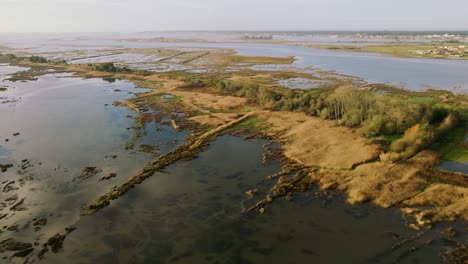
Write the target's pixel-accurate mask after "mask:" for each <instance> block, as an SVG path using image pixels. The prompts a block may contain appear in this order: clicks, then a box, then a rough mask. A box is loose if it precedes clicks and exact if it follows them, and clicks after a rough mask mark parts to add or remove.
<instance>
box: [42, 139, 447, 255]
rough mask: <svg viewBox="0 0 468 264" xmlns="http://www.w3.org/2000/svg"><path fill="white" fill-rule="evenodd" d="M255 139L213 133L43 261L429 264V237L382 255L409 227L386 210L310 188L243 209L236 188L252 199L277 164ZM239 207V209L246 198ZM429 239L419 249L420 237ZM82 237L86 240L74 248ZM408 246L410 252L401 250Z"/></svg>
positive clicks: (81, 225) (434, 234) (433, 234)
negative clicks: (191, 155)
mask: <svg viewBox="0 0 468 264" xmlns="http://www.w3.org/2000/svg"><path fill="white" fill-rule="evenodd" d="M259 143H264V142H251V141H242V140H241V139H240V138H236V137H232V136H222V137H220V138H218V139H217V140H216V141H215V142H212V143H211V144H210V147H209V148H208V150H207V151H206V152H203V153H201V154H200V155H199V157H198V158H197V159H195V160H192V161H188V162H180V163H177V164H175V165H172V166H170V167H169V168H168V169H166V170H165V172H164V173H157V174H156V175H155V176H153V177H152V178H150V179H148V180H147V181H145V182H144V183H143V184H141V185H139V186H137V187H136V188H134V189H132V190H131V191H130V192H129V193H128V194H127V195H125V196H124V197H122V198H120V199H119V200H117V201H113V202H112V203H111V206H110V207H108V208H106V209H104V210H102V211H101V212H98V213H97V214H96V215H95V216H92V217H83V218H81V219H80V221H79V222H78V223H77V227H78V229H77V230H76V231H74V232H73V233H71V234H70V235H69V237H68V238H67V240H66V241H65V243H64V252H63V253H61V254H58V255H51V256H50V257H49V258H48V260H49V261H51V262H52V263H61V262H63V261H66V260H68V261H70V260H71V259H73V261H72V263H85V262H87V261H89V259H93V260H95V261H97V262H99V263H129V262H132V263H310V262H319V263H390V262H394V261H395V260H398V261H399V263H431V262H432V261H433V260H435V259H440V254H441V253H443V251H444V250H445V247H448V246H450V245H451V243H447V244H446V245H445V244H444V245H441V244H440V243H441V242H440V241H441V240H440V238H441V234H440V233H439V232H438V231H429V232H427V234H425V235H424V236H422V237H421V238H420V239H417V240H415V241H413V242H411V243H408V244H405V245H404V246H402V247H401V248H398V249H396V250H394V251H391V252H388V251H389V250H390V249H391V248H392V247H393V246H394V245H395V244H396V243H397V242H398V241H402V240H403V239H405V238H409V237H411V236H414V235H415V234H417V233H418V231H415V230H412V229H409V228H406V227H405V226H404V221H403V220H402V218H401V215H400V213H399V212H398V211H397V210H396V209H382V208H376V207H373V206H369V205H362V206H354V207H351V206H348V205H346V204H345V203H344V201H343V198H342V197H341V196H340V195H339V194H336V193H330V196H321V195H320V194H321V193H320V192H318V191H317V190H312V191H308V192H305V193H301V194H295V195H294V198H293V201H292V202H287V201H284V200H283V199H280V200H278V201H275V203H274V204H273V205H272V206H268V207H267V208H266V213H265V214H264V215H262V214H260V213H258V212H257V211H254V212H251V213H243V212H242V207H243V206H242V205H241V201H243V200H245V199H246V198H247V196H246V195H245V194H244V192H245V191H247V190H249V189H251V188H258V189H259V194H258V196H257V197H259V196H262V195H264V194H265V192H266V191H267V190H268V189H269V188H271V187H272V182H271V181H267V180H265V176H267V175H269V174H272V173H274V172H276V171H278V170H279V169H280V164H278V163H277V162H270V163H268V164H266V165H264V164H262V162H261V156H262V153H263V148H262V146H261V144H259ZM254 200H255V199H253V200H252V201H247V202H245V206H247V205H248V204H252V203H253V201H254ZM429 239H434V240H435V241H434V243H433V244H431V245H426V244H425V241H427V240H429ZM83 241H86V243H83ZM412 247H418V248H420V249H419V250H418V251H416V253H413V254H408V251H409V250H410V249H411V248H412Z"/></svg>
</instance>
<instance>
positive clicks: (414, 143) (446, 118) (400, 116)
mask: <svg viewBox="0 0 468 264" xmlns="http://www.w3.org/2000/svg"><path fill="white" fill-rule="evenodd" d="M183 80H184V81H185V83H186V84H185V85H184V87H185V88H199V87H213V88H215V89H216V90H217V91H218V92H219V93H221V94H227V95H234V96H239V97H244V98H247V99H248V100H249V102H250V103H253V104H256V105H259V106H261V107H262V108H264V109H270V110H276V111H279V110H281V111H300V112H305V113H307V114H309V115H313V116H317V117H321V118H322V119H329V120H333V121H334V122H336V124H338V125H343V126H347V127H351V128H356V132H357V133H358V134H359V135H361V136H364V137H376V136H384V138H386V139H387V141H389V142H390V143H391V144H390V149H391V150H392V151H393V154H392V156H388V158H390V159H391V160H400V159H407V158H410V157H411V156H413V155H414V154H416V153H417V152H418V151H419V150H422V149H424V148H427V147H429V146H430V145H431V144H433V143H434V142H436V141H437V140H438V139H440V138H441V137H444V136H445V134H446V133H447V132H449V130H450V129H452V128H453V127H455V126H456V125H457V121H458V119H461V121H464V120H465V118H466V117H465V114H466V111H467V109H466V106H465V105H463V103H460V100H461V101H464V100H466V98H465V97H463V96H462V98H457V96H455V95H453V94H451V93H450V92H443V96H442V94H441V92H433V91H428V92H423V93H417V92H406V91H404V92H403V91H401V92H400V91H399V90H398V89H396V88H393V90H392V89H388V91H386V90H385V89H384V88H385V87H379V88H378V89H374V88H375V87H367V89H357V88H356V87H354V86H353V85H349V84H348V85H344V84H343V83H342V82H339V81H337V82H335V83H334V84H327V85H326V86H323V87H320V88H318V89H314V90H290V89H284V88H282V87H280V86H279V85H275V84H273V83H268V82H264V81H263V82H262V81H260V80H256V79H254V78H249V79H247V78H246V79H240V80H233V79H230V78H229V77H222V76H219V75H217V76H210V75H205V76H204V78H202V77H201V76H192V77H189V78H184V79H183ZM382 91H385V92H382ZM442 98H451V99H453V101H452V102H450V103H442ZM450 155H452V156H453V155H462V156H465V157H466V152H463V151H462V152H461V154H460V152H458V154H457V153H455V152H451V154H450ZM458 159H460V158H458Z"/></svg>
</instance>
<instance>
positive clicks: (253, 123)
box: [230, 117, 266, 131]
mask: <svg viewBox="0 0 468 264" xmlns="http://www.w3.org/2000/svg"><path fill="white" fill-rule="evenodd" d="M265 126H266V123H265V122H264V121H263V120H260V119H258V118H256V117H251V118H248V119H246V120H244V121H242V122H240V123H238V124H235V125H234V126H232V127H231V128H230V130H241V129H248V130H257V131H258V130H260V129H261V128H264V127H265Z"/></svg>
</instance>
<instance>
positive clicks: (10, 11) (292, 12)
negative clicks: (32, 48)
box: [0, 0, 468, 32]
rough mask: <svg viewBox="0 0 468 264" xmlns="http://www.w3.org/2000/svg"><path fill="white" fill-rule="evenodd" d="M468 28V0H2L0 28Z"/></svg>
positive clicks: (149, 29) (101, 29)
mask: <svg viewBox="0 0 468 264" xmlns="http://www.w3.org/2000/svg"><path fill="white" fill-rule="evenodd" d="M158 30H468V0H444V1H442V0H0V32H135V31H158Z"/></svg>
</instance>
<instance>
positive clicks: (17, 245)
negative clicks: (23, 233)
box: [0, 238, 32, 252]
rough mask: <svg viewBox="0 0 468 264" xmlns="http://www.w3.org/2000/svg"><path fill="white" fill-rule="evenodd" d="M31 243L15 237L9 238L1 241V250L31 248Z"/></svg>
mask: <svg viewBox="0 0 468 264" xmlns="http://www.w3.org/2000/svg"><path fill="white" fill-rule="evenodd" d="M31 247H32V244H31V243H24V242H18V241H16V240H15V239H14V238H8V239H6V240H3V241H2V242H0V252H4V251H20V250H25V249H28V248H31Z"/></svg>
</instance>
